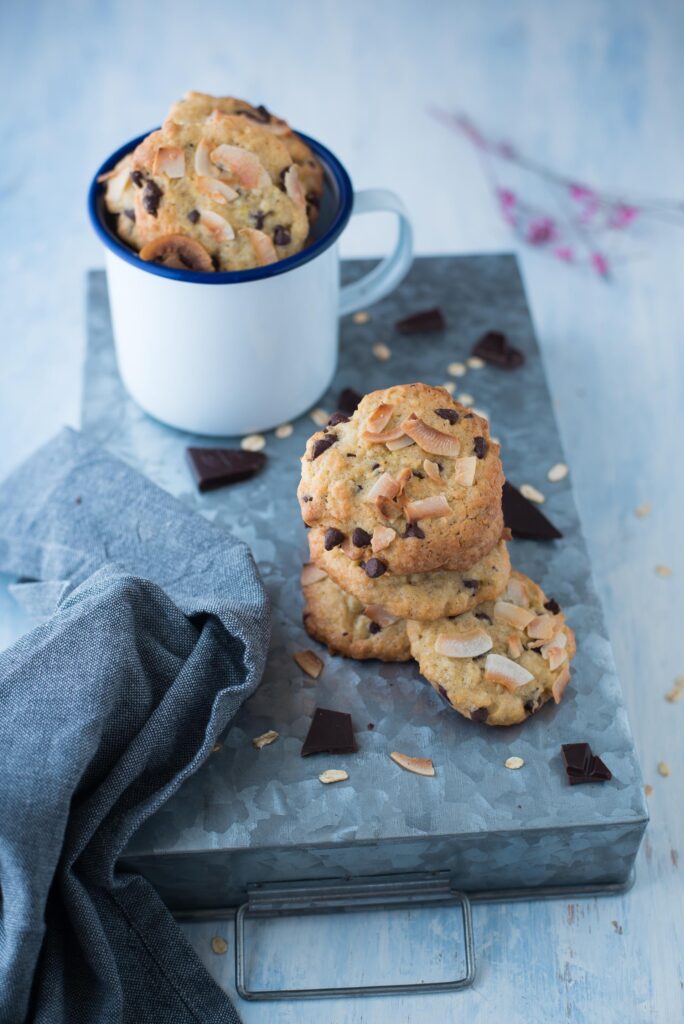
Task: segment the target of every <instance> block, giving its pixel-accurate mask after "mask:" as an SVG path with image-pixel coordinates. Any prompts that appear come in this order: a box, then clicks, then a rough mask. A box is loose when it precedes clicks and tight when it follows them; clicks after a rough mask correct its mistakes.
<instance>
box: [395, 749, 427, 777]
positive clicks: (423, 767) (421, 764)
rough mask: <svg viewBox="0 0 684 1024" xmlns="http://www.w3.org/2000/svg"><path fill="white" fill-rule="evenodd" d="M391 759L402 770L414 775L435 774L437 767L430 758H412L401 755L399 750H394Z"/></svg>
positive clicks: (407, 755)
mask: <svg viewBox="0 0 684 1024" xmlns="http://www.w3.org/2000/svg"><path fill="white" fill-rule="evenodd" d="M390 757H391V758H392V760H393V761H394V763H395V764H398V765H399V767H400V768H405V769H406V771H407V772H413V774H414V775H434V774H435V766H434V765H433V763H432V761H431V760H430V758H429V757H411V756H410V755H409V754H400V753H399V751H398V750H393V751H392V753H391V754H390Z"/></svg>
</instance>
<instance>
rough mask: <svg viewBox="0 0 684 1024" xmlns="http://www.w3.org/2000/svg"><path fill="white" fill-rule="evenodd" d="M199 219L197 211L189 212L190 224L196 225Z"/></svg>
mask: <svg viewBox="0 0 684 1024" xmlns="http://www.w3.org/2000/svg"><path fill="white" fill-rule="evenodd" d="M199 219H200V213H199V210H191V211H190V213H189V214H188V220H189V221H190V223H191V224H196V223H197V221H198V220H199Z"/></svg>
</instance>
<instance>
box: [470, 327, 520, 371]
mask: <svg viewBox="0 0 684 1024" xmlns="http://www.w3.org/2000/svg"><path fill="white" fill-rule="evenodd" d="M473 355H474V356H478V358H480V359H484V361H485V362H486V363H490V364H491V365H492V366H500V367H501V369H503V370H515V369H516V367H518V366H522V364H523V363H524V362H525V356H524V355H523V353H522V352H521V351H520V349H519V348H514V347H513V346H512V345H511V344H510V343H509V341H508V338H507V337H506V335H505V334H504V333H503V332H502V331H487V333H486V334H483V335H482V337H481V338H480V339H479V340H478V341H476V342H475V344H474V345H473Z"/></svg>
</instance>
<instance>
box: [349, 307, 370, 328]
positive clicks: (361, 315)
mask: <svg viewBox="0 0 684 1024" xmlns="http://www.w3.org/2000/svg"><path fill="white" fill-rule="evenodd" d="M352 320H353V321H354V323H355V324H367V323H368V321H369V320H370V313H367V312H366V310H365V309H360V310H359V311H358V313H354V315H353V317H352Z"/></svg>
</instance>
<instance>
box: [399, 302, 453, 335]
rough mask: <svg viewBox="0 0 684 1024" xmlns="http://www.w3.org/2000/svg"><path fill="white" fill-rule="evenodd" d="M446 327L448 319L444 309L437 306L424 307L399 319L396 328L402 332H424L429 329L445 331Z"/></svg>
mask: <svg viewBox="0 0 684 1024" xmlns="http://www.w3.org/2000/svg"><path fill="white" fill-rule="evenodd" d="M445 327H446V320H445V319H444V314H443V313H442V310H441V309H439V308H438V307H437V306H435V307H434V308H433V309H423V310H421V311H420V312H419V313H412V314H411V316H406V317H404V319H403V320H397V322H396V323H395V325H394V328H395V330H397V331H399V333H400V334H424V333H426V332H428V331H443V330H444V328H445Z"/></svg>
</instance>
